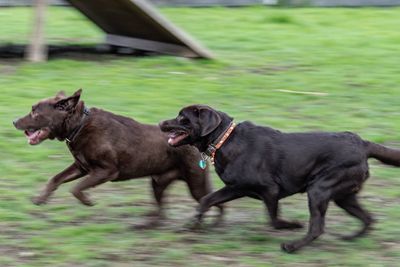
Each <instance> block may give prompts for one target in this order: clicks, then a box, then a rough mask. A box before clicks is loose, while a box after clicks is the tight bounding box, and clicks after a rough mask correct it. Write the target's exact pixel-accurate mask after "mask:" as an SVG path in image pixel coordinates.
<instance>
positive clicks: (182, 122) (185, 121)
mask: <svg viewBox="0 0 400 267" xmlns="http://www.w3.org/2000/svg"><path fill="white" fill-rule="evenodd" d="M179 122H180V123H181V124H189V123H190V121H189V120H188V119H186V118H183V119H181V120H180V121H179Z"/></svg>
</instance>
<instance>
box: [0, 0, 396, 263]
mask: <svg viewBox="0 0 400 267" xmlns="http://www.w3.org/2000/svg"><path fill="white" fill-rule="evenodd" d="M71 2H79V1H71ZM99 2H107V1H99ZM133 2H135V1H133ZM139 2H140V1H139ZM152 2H153V4H157V5H158V7H157V11H158V12H160V13H161V14H162V16H163V17H165V18H166V19H167V20H169V21H172V22H173V24H174V25H175V26H177V27H179V29H181V30H183V31H185V32H186V33H187V34H189V35H190V36H192V37H193V38H194V39H196V40H198V41H199V42H198V43H197V42H196V41H194V42H196V44H202V46H203V48H204V49H207V50H208V51H210V52H211V53H212V55H213V59H189V58H186V57H181V56H174V55H165V54H163V53H158V52H154V51H146V49H133V48H126V47H118V46H110V45H107V44H105V42H104V32H103V31H102V29H100V28H99V27H98V26H97V25H96V24H95V23H93V22H92V21H91V20H89V19H88V18H87V17H86V16H84V15H83V14H82V13H81V12H79V11H78V10H77V9H75V8H73V7H71V6H69V5H67V4H66V3H65V2H60V1H49V3H47V4H48V6H47V7H45V5H46V2H41V1H40V0H39V1H38V2H35V3H36V4H37V3H39V4H40V3H42V4H43V3H44V9H42V11H44V12H42V13H40V12H39V13H40V14H41V16H42V18H43V19H44V20H43V23H40V20H39V23H38V19H37V18H38V17H37V14H38V13H37V10H38V9H37V8H36V9H35V7H32V6H31V5H30V4H32V3H31V1H28V0H26V1H25V0H24V1H6V0H0V6H1V7H0V57H1V58H0V116H1V120H0V159H1V160H0V266H60V267H61V266H88V267H89V266H223V265H227V266H398V263H399V261H400V227H399V222H400V205H399V203H400V169H396V168H392V167H387V166H383V165H380V164H378V163H377V162H374V161H371V162H370V163H371V177H370V179H369V181H368V182H367V183H366V185H365V187H364V190H363V192H362V193H361V202H362V203H363V204H364V205H365V206H366V208H367V209H368V210H370V211H371V212H372V213H373V214H374V217H375V218H376V219H377V223H376V224H375V230H374V231H372V232H371V233H370V235H369V236H367V237H365V238H360V239H358V240H356V241H354V242H345V241H341V240H339V239H337V238H336V237H334V236H333V235H332V234H334V233H338V232H352V231H354V230H356V229H358V227H359V226H360V225H359V224H358V221H356V220H354V219H353V218H351V217H349V216H348V215H347V214H344V212H342V211H341V210H339V209H337V208H336V207H335V206H334V205H331V206H330V209H329V211H328V216H327V222H326V224H327V229H326V234H325V235H323V236H321V238H320V239H318V240H317V241H315V242H314V243H313V244H312V245H311V246H308V247H306V248H305V249H303V250H302V251H300V252H299V253H297V254H295V255H287V254H285V253H282V252H281V251H280V248H279V245H280V243H282V242H284V241H288V240H292V239H295V238H299V237H301V236H302V235H303V234H304V232H305V231H306V230H305V229H303V230H299V231H276V230H273V229H272V228H271V227H269V226H268V220H267V218H266V216H265V210H264V207H263V205H262V203H261V202H258V201H256V200H252V199H247V198H244V199H240V200H236V201H232V202H230V203H229V204H228V205H227V206H228V209H227V214H226V221H225V224H224V227H221V228H218V229H212V230H209V231H208V232H206V233H191V232H180V231H178V230H179V229H181V227H182V226H183V225H184V224H185V223H186V222H187V221H188V220H189V219H190V218H191V216H192V215H193V214H194V210H195V207H196V203H195V202H194V201H193V200H192V198H191V197H189V194H188V192H187V189H186V186H185V185H183V184H182V183H176V184H174V185H173V186H172V187H171V188H170V190H169V191H168V196H167V202H168V204H167V216H168V219H167V220H166V221H165V223H164V225H163V226H162V227H160V228H158V229H154V230H146V231H139V230H131V229H130V226H132V225H134V224H136V223H138V222H141V221H144V220H145V218H144V217H143V214H144V213H146V212H148V211H151V210H152V209H153V208H154V206H153V199H152V195H151V191H150V187H149V185H150V180H149V179H148V178H144V179H137V180H131V181H127V182H124V183H115V184H112V183H107V184H104V185H102V186H100V187H98V188H95V189H93V190H90V193H91V195H92V198H93V199H94V200H95V201H96V202H97V205H96V206H94V207H90V208H88V207H84V206H82V205H80V204H79V203H78V202H77V201H76V199H75V198H73V197H72V196H71V195H70V193H69V191H68V190H69V188H70V187H71V186H72V185H71V184H65V185H63V186H61V187H60V189H59V190H58V191H57V192H56V193H55V194H54V196H53V198H52V199H51V200H50V201H49V203H48V204H47V205H45V206H40V207H37V206H34V205H33V204H32V203H31V202H30V198H31V197H32V196H34V195H36V194H37V193H38V192H39V189H40V188H41V187H42V186H43V184H44V183H45V182H46V181H47V180H48V179H49V178H50V177H51V176H53V175H54V174H56V173H58V172H59V171H61V170H62V169H64V168H65V167H66V166H68V164H70V163H71V162H72V157H71V155H70V153H69V151H68V149H67V147H66V146H65V144H64V143H60V142H57V141H45V142H44V143H42V144H41V145H40V146H29V145H28V144H27V142H26V138H25V137H24V136H23V133H22V132H20V131H17V130H15V129H14V128H13V126H12V120H13V119H15V118H16V117H19V116H22V115H24V114H26V113H28V112H29V111H30V107H31V105H32V104H34V103H36V102H37V101H38V100H40V99H43V98H46V97H49V96H53V95H55V94H56V92H58V91H59V90H64V91H66V92H67V93H68V94H72V93H73V92H74V91H75V90H76V89H78V88H83V94H82V99H83V100H84V101H85V103H86V105H87V106H89V107H94V106H95V107H99V108H103V109H106V110H108V111H111V112H114V113H117V114H121V115H125V116H129V117H132V118H134V119H136V120H138V121H140V122H144V123H151V124H157V123H158V122H159V121H161V120H163V119H166V118H171V117H174V116H176V114H177V112H178V110H179V109H180V108H181V107H182V106H185V105H188V104H193V103H203V104H208V105H211V106H213V107H215V108H217V109H221V110H223V111H225V112H227V113H229V114H230V115H231V116H233V117H234V118H235V120H236V121H237V122H240V121H243V120H251V121H253V122H255V123H258V124H262V125H268V126H270V127H274V128H277V129H280V130H282V131H289V132H294V131H354V132H356V133H358V134H359V135H361V136H362V137H363V138H365V139H368V140H371V141H374V142H378V143H381V144H385V145H389V146H392V147H397V148H400V123H399V122H400V119H399V116H400V98H399V93H400V64H399V62H400V31H399V25H400V7H397V5H400V1H397V0H385V1H384V0H381V1H379V0H349V1H342V0H329V1H328V0H304V1H302V0H282V1H273V0H254V1H253V0H230V1H228V0H225V1H223V0H203V1H201V0H171V1H166V0H165V1H164V0H154V1H152ZM35 10H36V11H35ZM111 11H112V10H111V9H110V12H111ZM35 14H36V15H35ZM40 14H39V15H40ZM35 18H36V19H35ZM121 23H125V21H123V22H121ZM38 25H39V27H40V25H41V26H42V27H43V29H42V31H41V32H39V35H41V38H42V41H43V42H42V45H46V46H47V45H48V46H47V48H48V49H47V51H48V52H51V53H50V54H47V52H46V50H44V53H42V55H44V57H42V58H39V60H33V61H41V62H32V58H30V59H31V61H30V60H29V57H28V56H27V53H26V51H27V49H26V45H29V44H32V42H34V38H33V37H34V36H36V37H37V34H38V33H37V31H36V33H35V30H37V28H36V27H37V26H38ZM136 27H137V29H144V28H146V27H148V25H147V24H143V25H142V24H137V26H136ZM155 36H157V34H155ZM39 37H40V36H39ZM36 41H37V40H36ZM39 41H40V38H39ZM39 43H40V42H39ZM40 47H42V48H43V46H39V48H40ZM50 48H51V49H52V50H51V49H50ZM57 49H58V50H57ZM39 51H40V49H39ZM54 51H56V53H55V52H54ZM57 51H58V52H57ZM42 52H43V51H42ZM52 52H53V53H52ZM47 55H48V56H49V57H48V60H46V58H47ZM212 173H213V184H214V188H216V189H217V188H220V187H221V186H222V183H221V181H220V180H219V178H218V177H217V175H215V174H214V172H212ZM281 203H282V205H281V213H282V216H283V217H284V218H287V219H292V220H299V221H301V222H303V223H305V224H306V223H307V221H308V216H309V215H308V208H307V202H306V196H304V195H295V196H292V197H289V198H287V199H284V200H283V201H281Z"/></svg>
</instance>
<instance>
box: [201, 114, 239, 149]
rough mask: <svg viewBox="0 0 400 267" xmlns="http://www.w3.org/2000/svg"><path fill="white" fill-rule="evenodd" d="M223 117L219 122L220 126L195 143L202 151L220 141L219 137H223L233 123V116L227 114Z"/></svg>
mask: <svg viewBox="0 0 400 267" xmlns="http://www.w3.org/2000/svg"><path fill="white" fill-rule="evenodd" d="M224 115H225V114H224ZM221 117H222V120H221V123H220V124H219V126H218V127H217V128H216V129H215V130H214V131H213V132H211V133H210V134H209V135H207V136H205V137H204V138H201V140H200V141H199V142H197V143H195V146H196V147H197V148H198V149H199V151H200V152H206V151H207V149H208V147H209V146H210V145H212V144H215V143H216V142H218V141H219V139H221V137H222V136H223V135H224V133H225V132H226V131H227V130H228V129H229V127H230V126H231V123H232V122H233V118H232V117H229V116H227V115H225V116H221Z"/></svg>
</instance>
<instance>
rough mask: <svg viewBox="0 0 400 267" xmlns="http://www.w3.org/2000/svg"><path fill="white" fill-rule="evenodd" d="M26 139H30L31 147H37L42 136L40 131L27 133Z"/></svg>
mask: <svg viewBox="0 0 400 267" xmlns="http://www.w3.org/2000/svg"><path fill="white" fill-rule="evenodd" d="M25 134H26V137H27V138H28V143H29V144H30V145H36V144H37V143H38V142H39V138H38V137H39V134H40V130H37V131H35V132H33V133H32V132H28V131H25Z"/></svg>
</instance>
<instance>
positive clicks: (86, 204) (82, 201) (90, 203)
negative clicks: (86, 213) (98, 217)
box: [81, 199, 96, 207]
mask: <svg viewBox="0 0 400 267" xmlns="http://www.w3.org/2000/svg"><path fill="white" fill-rule="evenodd" d="M81 203H82V204H83V205H85V206H88V207H92V206H94V205H96V203H95V202H93V201H91V200H89V199H85V200H81Z"/></svg>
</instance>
